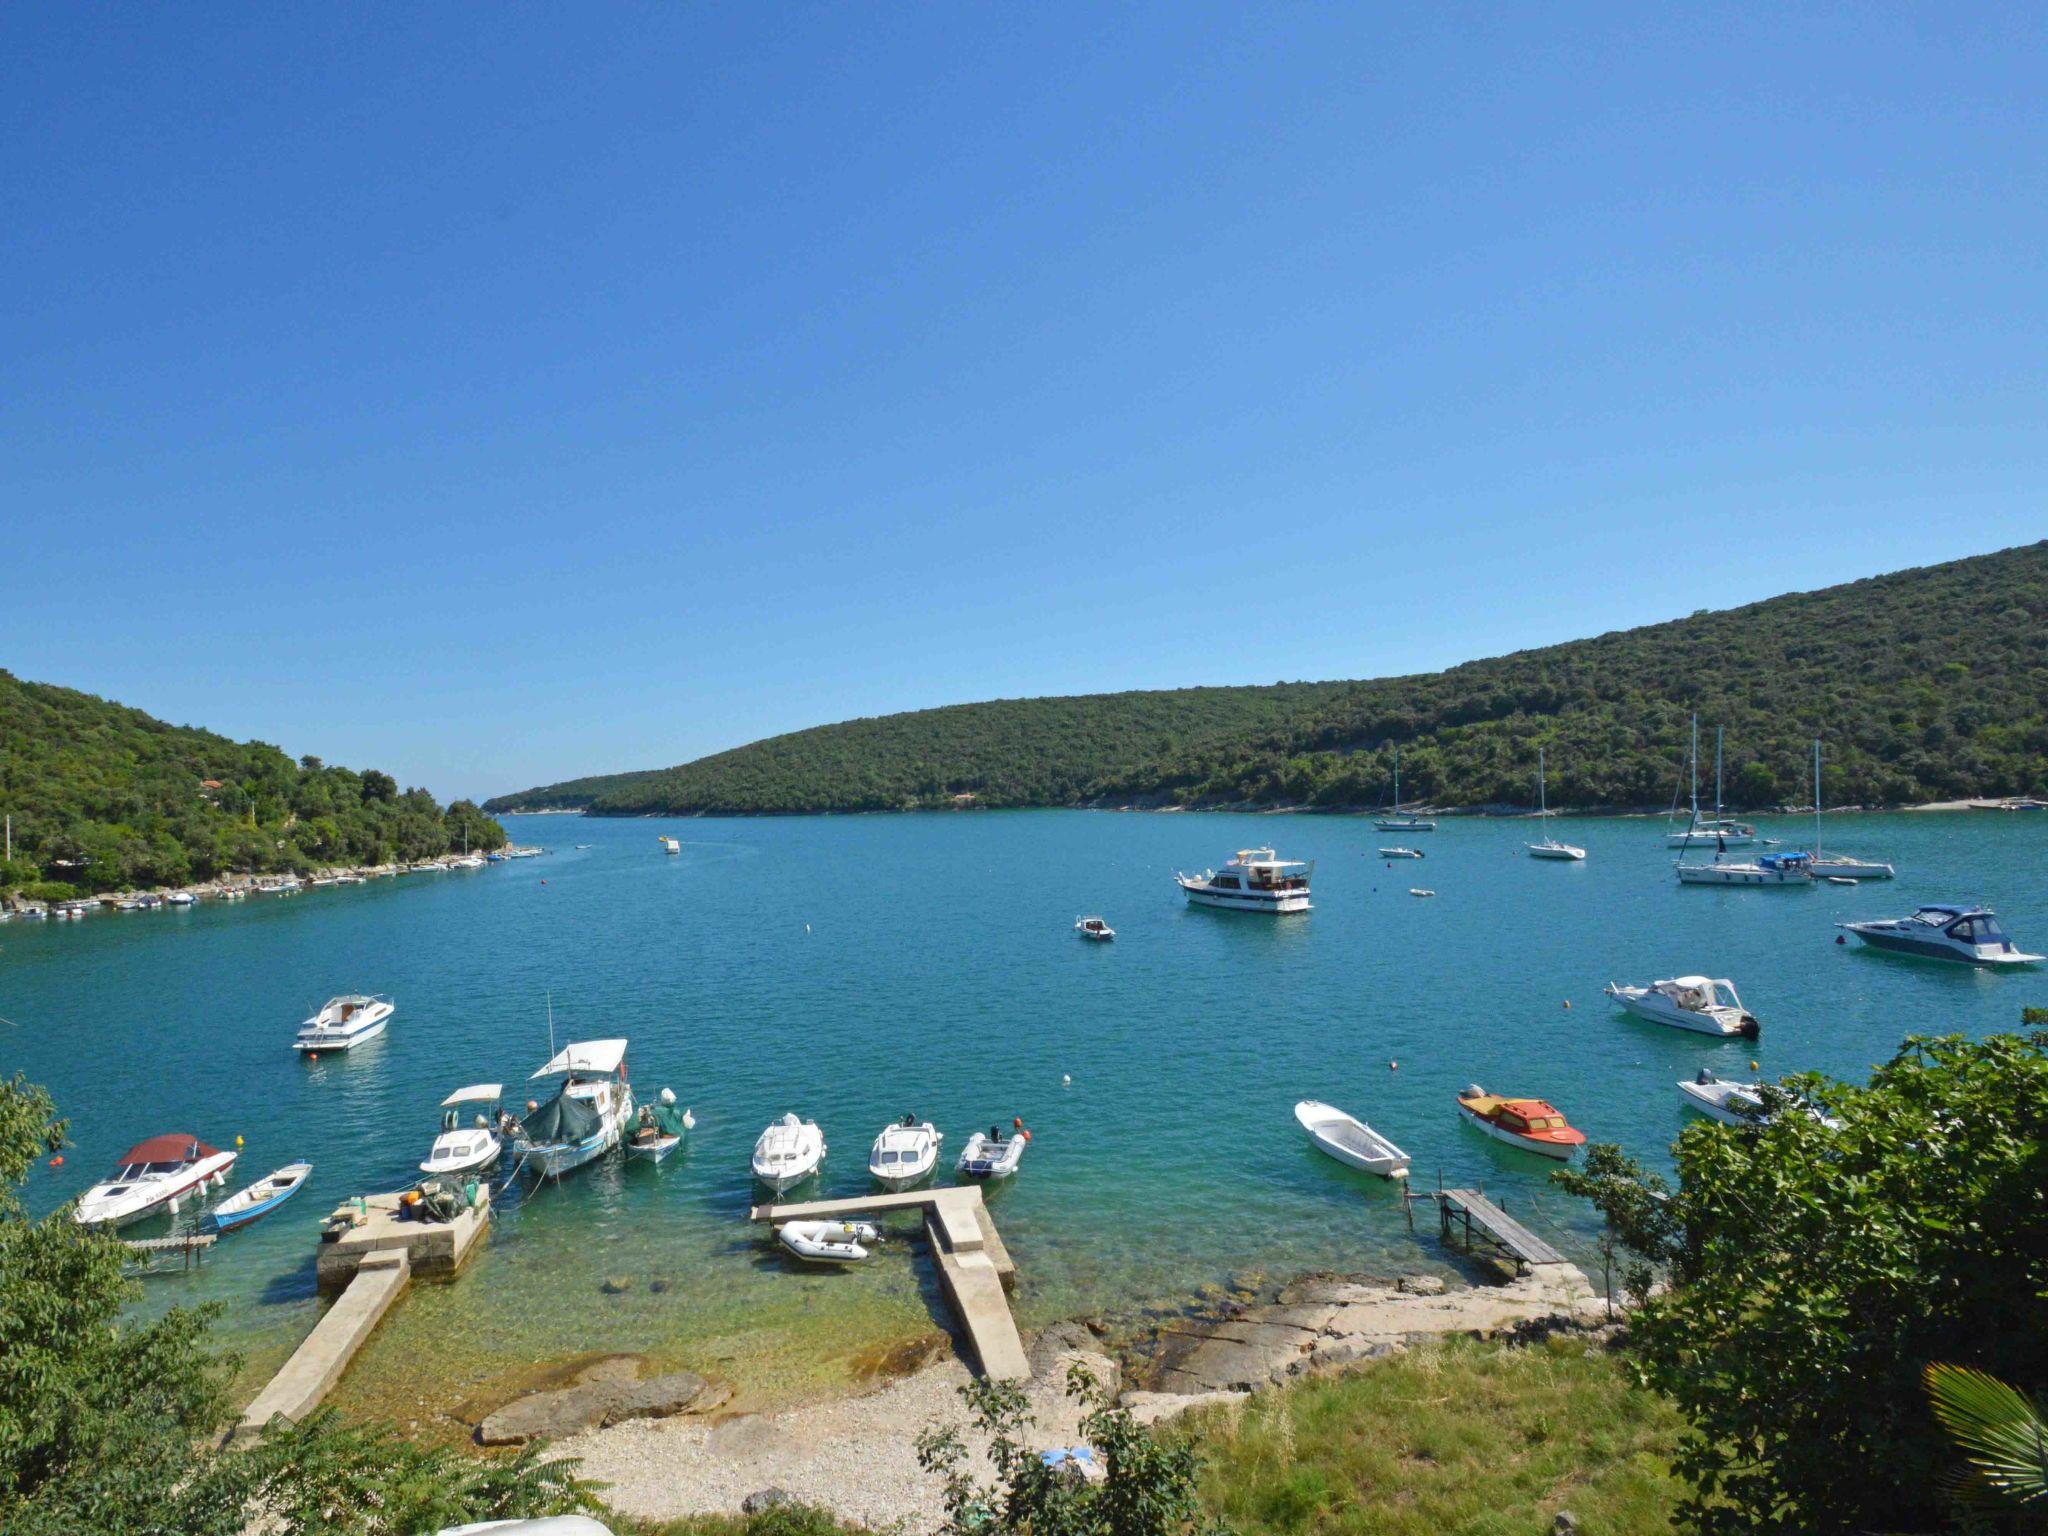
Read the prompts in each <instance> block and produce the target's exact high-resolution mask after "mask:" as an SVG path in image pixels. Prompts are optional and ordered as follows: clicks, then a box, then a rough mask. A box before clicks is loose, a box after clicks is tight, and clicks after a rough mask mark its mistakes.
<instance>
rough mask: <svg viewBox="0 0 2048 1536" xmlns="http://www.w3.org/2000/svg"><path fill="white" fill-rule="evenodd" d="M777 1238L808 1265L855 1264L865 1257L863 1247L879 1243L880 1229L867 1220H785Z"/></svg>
mask: <svg viewBox="0 0 2048 1536" xmlns="http://www.w3.org/2000/svg"><path fill="white" fill-rule="evenodd" d="M775 1236H776V1239H777V1240H778V1241H779V1242H780V1243H781V1244H782V1246H783V1247H785V1248H787V1249H788V1250H789V1251H790V1252H791V1253H793V1254H795V1255H796V1256H797V1257H798V1258H800V1259H802V1260H804V1261H805V1262H806V1263H810V1264H858V1263H860V1262H861V1261H862V1260H863V1259H865V1258H867V1256H868V1250H867V1248H866V1246H865V1245H866V1244H868V1243H873V1242H879V1241H880V1240H881V1237H882V1232H881V1229H880V1228H879V1227H877V1226H875V1225H874V1224H873V1223H872V1222H866V1221H786V1222H784V1223H783V1224H782V1225H781V1226H779V1227H777V1228H776V1229H775Z"/></svg>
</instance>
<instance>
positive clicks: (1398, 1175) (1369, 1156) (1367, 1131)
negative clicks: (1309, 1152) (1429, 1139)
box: [1294, 1099, 1408, 1179]
mask: <svg viewBox="0 0 2048 1536" xmlns="http://www.w3.org/2000/svg"><path fill="white" fill-rule="evenodd" d="M1294 1118H1295V1119H1296V1120H1298V1121H1299V1122H1300V1123H1301V1128H1302V1130H1304V1131H1306V1132H1307V1133H1308V1139H1309V1140H1310V1141H1311V1142H1313V1143H1314V1144H1315V1147H1316V1150H1317V1151H1319V1152H1323V1153H1326V1154H1327V1155H1329V1156H1331V1157H1334V1158H1335V1159H1337V1161H1338V1162H1340V1163H1345V1164H1348V1165H1349V1166H1351V1167H1353V1168H1362V1169H1364V1170H1365V1171H1366V1172H1367V1173H1376V1174H1378V1175H1379V1176H1380V1177H1381V1178H1383V1179H1405V1178H1407V1177H1408V1154H1407V1153H1406V1152H1403V1151H1402V1150H1401V1149H1400V1148H1399V1147H1397V1146H1395V1145H1394V1144H1393V1143H1392V1142H1391V1141H1389V1140H1387V1138H1386V1137H1384V1136H1382V1135H1381V1134H1380V1133H1379V1132H1378V1131H1376V1130H1374V1129H1373V1128H1372V1127H1371V1126H1369V1125H1367V1124H1366V1123H1365V1122H1364V1121H1363V1120H1361V1119H1359V1118H1358V1117H1357V1116H1356V1115H1347V1114H1345V1113H1344V1111H1343V1110H1341V1109H1337V1108H1335V1107H1333V1106H1331V1105H1328V1104H1325V1103H1323V1101H1322V1100H1320V1099H1303V1100H1302V1101H1301V1102H1300V1103H1299V1104H1297V1105H1295V1106H1294Z"/></svg>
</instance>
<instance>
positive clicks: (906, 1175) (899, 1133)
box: [868, 1115, 946, 1190]
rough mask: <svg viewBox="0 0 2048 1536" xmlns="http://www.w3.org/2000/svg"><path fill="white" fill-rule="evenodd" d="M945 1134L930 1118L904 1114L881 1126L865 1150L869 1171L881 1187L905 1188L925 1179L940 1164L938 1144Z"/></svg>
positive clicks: (891, 1188)
mask: <svg viewBox="0 0 2048 1536" xmlns="http://www.w3.org/2000/svg"><path fill="white" fill-rule="evenodd" d="M945 1139H946V1138H945V1134H944V1133H943V1132H941V1131H940V1130H939V1128H938V1127H937V1126H935V1125H933V1124H932V1123H931V1121H929V1120H919V1119H918V1118H917V1117H916V1116H915V1115H905V1116H904V1117H903V1118H902V1119H901V1120H899V1121H897V1122H896V1123H895V1124H894V1125H889V1126H884V1127H883V1128H882V1134H881V1135H879V1136H877V1137H876V1138H875V1145H874V1150H872V1151H871V1152H869V1153H868V1172H869V1173H871V1174H873V1175H874V1177H875V1182H876V1183H877V1184H879V1185H881V1186H882V1188H884V1189H890V1190H896V1189H908V1188H910V1186H911V1185H913V1184H916V1183H919V1182H921V1181H923V1180H925V1179H928V1178H930V1177H931V1175H932V1170H933V1169H935V1168H937V1167H938V1166H939V1143H940V1142H942V1141H944V1140H945Z"/></svg>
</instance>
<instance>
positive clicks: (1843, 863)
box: [1811, 859, 1893, 880]
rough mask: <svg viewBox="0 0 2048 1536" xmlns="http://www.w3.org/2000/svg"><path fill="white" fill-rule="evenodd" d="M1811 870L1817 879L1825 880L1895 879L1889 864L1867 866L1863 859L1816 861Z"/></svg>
mask: <svg viewBox="0 0 2048 1536" xmlns="http://www.w3.org/2000/svg"><path fill="white" fill-rule="evenodd" d="M1811 868H1812V870H1813V873H1814V877H1815V878H1816V879H1824V880H1890V879H1892V878H1893V872H1892V867H1891V865H1889V864H1866V863H1865V862H1864V861H1863V860H1861V859H1815V860H1814V861H1813V864H1812V865H1811Z"/></svg>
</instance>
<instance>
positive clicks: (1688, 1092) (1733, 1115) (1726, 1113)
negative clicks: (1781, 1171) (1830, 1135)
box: [1678, 1067, 1842, 1131]
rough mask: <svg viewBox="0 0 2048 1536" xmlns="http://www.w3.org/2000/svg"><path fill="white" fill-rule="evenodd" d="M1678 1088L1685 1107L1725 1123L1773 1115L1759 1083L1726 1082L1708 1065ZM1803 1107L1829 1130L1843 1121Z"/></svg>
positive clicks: (1757, 1121) (1764, 1120)
mask: <svg viewBox="0 0 2048 1536" xmlns="http://www.w3.org/2000/svg"><path fill="white" fill-rule="evenodd" d="M1678 1091H1679V1093H1680V1094H1681V1095H1683V1097H1684V1099H1685V1105H1686V1108H1688V1109H1696V1110H1698V1111H1699V1112H1700V1113H1701V1114H1703V1115H1708V1116H1711V1117H1712V1118H1714V1119H1716V1120H1719V1121H1720V1122H1721V1123H1722V1124H1724V1125H1748V1126H1755V1125H1768V1124H1769V1123H1770V1121H1771V1118H1772V1116H1771V1113H1770V1111H1769V1110H1768V1109H1767V1108H1766V1107H1765V1105H1764V1094H1763V1089H1762V1088H1761V1087H1760V1086H1759V1085H1757V1084H1756V1083H1731V1082H1726V1081H1724V1080H1722V1079H1721V1078H1718V1077H1716V1076H1714V1074H1713V1073H1712V1072H1710V1071H1709V1070H1708V1069H1707V1068H1705V1067H1701V1068H1700V1070H1699V1075H1698V1076H1696V1077H1694V1078H1693V1079H1692V1080H1691V1081H1689V1082H1686V1081H1681V1082H1680V1083H1679V1085H1678ZM1794 1102H1795V1103H1796V1102H1798V1101H1797V1100H1794ZM1802 1107H1803V1108H1804V1109H1805V1111H1806V1113H1807V1114H1808V1115H1809V1116H1811V1117H1812V1118H1813V1119H1815V1120H1817V1121H1819V1122H1820V1123H1821V1124H1822V1125H1824V1126H1826V1127H1827V1128H1828V1129H1829V1130H1831V1131H1832V1130H1836V1129H1838V1128H1840V1126H1841V1123H1842V1122H1841V1121H1839V1120H1837V1119H1835V1118H1834V1117H1833V1116H1832V1115H1826V1114H1823V1113H1821V1111H1820V1110H1819V1109H1817V1108H1816V1107H1814V1106H1813V1105H1811V1104H1806V1105H1803V1106H1802Z"/></svg>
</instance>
